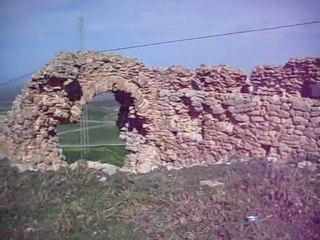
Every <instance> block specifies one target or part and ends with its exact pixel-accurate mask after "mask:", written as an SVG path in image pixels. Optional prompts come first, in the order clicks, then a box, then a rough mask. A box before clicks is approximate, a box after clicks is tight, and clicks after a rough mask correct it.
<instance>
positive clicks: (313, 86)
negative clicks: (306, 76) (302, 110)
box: [300, 81, 320, 99]
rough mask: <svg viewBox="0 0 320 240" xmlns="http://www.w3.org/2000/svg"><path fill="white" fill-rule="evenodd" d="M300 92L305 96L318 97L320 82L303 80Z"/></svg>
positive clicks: (319, 97) (319, 94)
mask: <svg viewBox="0 0 320 240" xmlns="http://www.w3.org/2000/svg"><path fill="white" fill-rule="evenodd" d="M300 94H301V96H302V97H305V98H311V99H320V83H313V82H311V81H304V82H303V85H302V87H301V91H300Z"/></svg>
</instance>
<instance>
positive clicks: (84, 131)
mask: <svg viewBox="0 0 320 240" xmlns="http://www.w3.org/2000/svg"><path fill="white" fill-rule="evenodd" d="M83 32H84V22H83V18H82V17H80V18H79V43H80V46H79V48H80V49H79V50H80V51H81V52H82V51H84V33H83ZM80 145H81V155H80V157H81V158H82V159H87V157H88V145H89V129H88V105H87V104H86V105H85V106H84V108H83V111H82V116H81V119H80Z"/></svg>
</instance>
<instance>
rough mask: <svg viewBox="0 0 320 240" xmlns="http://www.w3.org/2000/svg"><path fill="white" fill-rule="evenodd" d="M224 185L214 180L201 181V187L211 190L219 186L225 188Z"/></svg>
mask: <svg viewBox="0 0 320 240" xmlns="http://www.w3.org/2000/svg"><path fill="white" fill-rule="evenodd" d="M223 185H224V183H222V182H218V181H212V180H202V181H200V186H208V187H211V188H214V187H217V186H223Z"/></svg>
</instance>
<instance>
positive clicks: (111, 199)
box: [0, 159, 320, 240]
mask: <svg viewBox="0 0 320 240" xmlns="http://www.w3.org/2000/svg"><path fill="white" fill-rule="evenodd" d="M319 182H320V175H319V170H318V171H316V172H309V171H307V170H304V169H302V170H301V169H298V168H295V167H292V166H286V167H283V168H277V167H275V166H274V165H272V164H271V163H268V162H267V161H265V160H264V159H257V160H256V161H254V162H250V163H243V162H242V163H233V164H230V165H226V164H223V165H214V166H209V167H192V168H188V169H182V170H172V171H168V170H167V169H164V168H160V169H158V170H155V171H153V172H150V173H148V174H142V175H134V174H128V173H117V174H115V175H113V176H108V175H105V174H104V173H103V172H97V171H93V170H86V169H82V170H81V169H80V170H77V171H70V170H67V169H64V170H61V171H59V172H44V173H37V172H25V173H18V172H17V171H16V170H15V169H13V168H10V167H8V166H7V165H6V164H5V163H3V164H1V168H0V205H1V206H0V221H1V223H0V235H1V236H2V239H139V240H142V239H270V240H271V239H290V240H292V239H304V240H305V239H310V240H311V239H320V185H319ZM206 184H207V185H208V184H209V185H210V184H213V185H214V186H207V185H206ZM249 216H254V217H256V219H255V220H254V219H253V221H250V218H247V217H249Z"/></svg>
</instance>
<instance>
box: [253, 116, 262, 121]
mask: <svg viewBox="0 0 320 240" xmlns="http://www.w3.org/2000/svg"><path fill="white" fill-rule="evenodd" d="M250 118H251V121H252V122H263V121H265V120H264V118H263V117H259V116H251V117H250Z"/></svg>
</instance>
